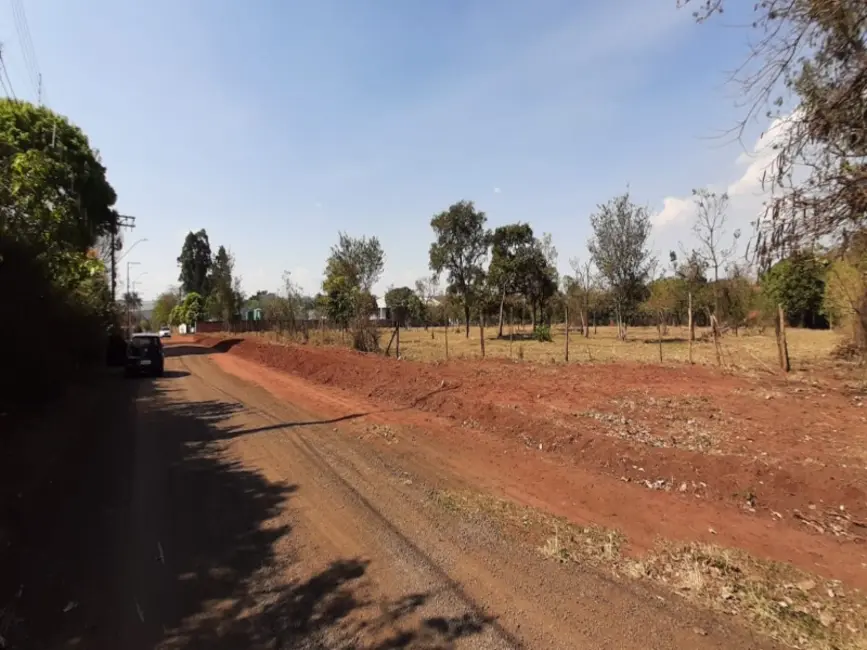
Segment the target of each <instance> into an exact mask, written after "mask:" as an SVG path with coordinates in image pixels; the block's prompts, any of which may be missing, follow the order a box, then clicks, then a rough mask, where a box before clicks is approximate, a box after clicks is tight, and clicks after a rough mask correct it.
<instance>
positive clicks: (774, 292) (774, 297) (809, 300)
mask: <svg viewBox="0 0 867 650" xmlns="http://www.w3.org/2000/svg"><path fill="white" fill-rule="evenodd" d="M761 284H762V293H763V294H764V295H765V296H766V297H767V298H768V300H769V302H770V305H771V306H772V307H773V308H774V309H776V306H777V305H782V306H783V310H784V311H785V314H786V320H788V321H789V323H790V324H791V325H794V326H797V327H818V326H823V325H824V322H823V320H822V300H823V297H824V293H825V264H824V260H822V259H820V258H818V257H816V256H815V255H813V254H812V253H810V252H807V251H801V252H798V253H795V254H793V255H791V256H789V257H787V258H786V259H784V260H782V261H780V262H777V263H776V264H774V266H772V267H771V268H770V269H769V270H768V271H767V272H766V273H765V274H764V275H763V276H762V278H761Z"/></svg>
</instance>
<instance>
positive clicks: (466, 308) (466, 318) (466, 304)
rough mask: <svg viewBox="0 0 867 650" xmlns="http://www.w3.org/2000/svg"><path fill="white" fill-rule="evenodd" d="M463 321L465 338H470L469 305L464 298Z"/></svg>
mask: <svg viewBox="0 0 867 650" xmlns="http://www.w3.org/2000/svg"><path fill="white" fill-rule="evenodd" d="M464 320H465V321H466V325H467V338H470V303H469V301H468V300H467V299H466V298H464Z"/></svg>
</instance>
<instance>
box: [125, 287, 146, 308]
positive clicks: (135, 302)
mask: <svg viewBox="0 0 867 650" xmlns="http://www.w3.org/2000/svg"><path fill="white" fill-rule="evenodd" d="M122 300H123V306H124V307H126V308H127V309H129V310H130V311H133V312H135V311H138V310H139V309H141V305H142V300H141V296H139V295H138V294H137V293H136V292H135V291H130V292H128V293H124V294H123V298H122Z"/></svg>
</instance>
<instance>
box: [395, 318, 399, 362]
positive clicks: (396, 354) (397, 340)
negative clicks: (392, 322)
mask: <svg viewBox="0 0 867 650" xmlns="http://www.w3.org/2000/svg"><path fill="white" fill-rule="evenodd" d="M394 332H395V335H396V337H397V338H396V339H395V341H394V354H395V356H396V357H397V358H398V359H400V323H398V324H397V327H395V329H394Z"/></svg>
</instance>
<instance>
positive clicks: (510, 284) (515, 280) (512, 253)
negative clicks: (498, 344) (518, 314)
mask: <svg viewBox="0 0 867 650" xmlns="http://www.w3.org/2000/svg"><path fill="white" fill-rule="evenodd" d="M535 241H536V240H535V238H534V237H533V229H532V228H531V227H530V224H526V223H514V224H509V225H506V226H500V227H498V228H496V229H495V230H494V232H493V234H492V236H491V263H490V265H489V266H488V281H489V282H490V283H491V285H493V286H495V287H497V290H498V293H499V295H500V317H499V327H498V331H497V336H498V337H500V338H502V336H503V312H504V307H505V303H506V298H507V296H509V295H511V294H515V293H519V292H520V291H521V288H522V284H521V280H522V278H523V277H524V276H525V275H526V271H527V269H528V267H529V261H530V257H531V255H532V253H533V248H534V244H535Z"/></svg>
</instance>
